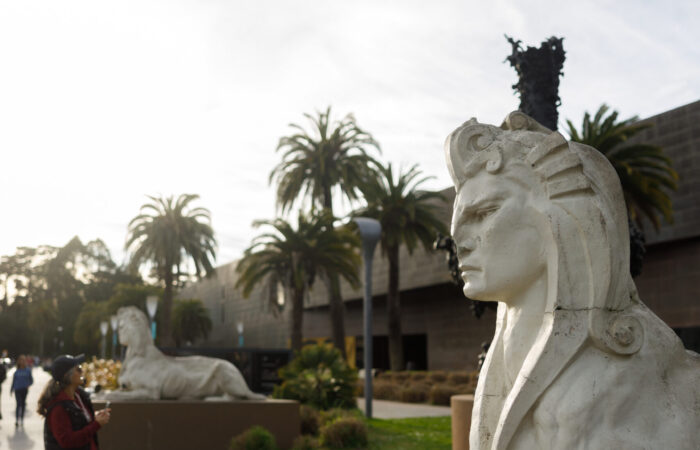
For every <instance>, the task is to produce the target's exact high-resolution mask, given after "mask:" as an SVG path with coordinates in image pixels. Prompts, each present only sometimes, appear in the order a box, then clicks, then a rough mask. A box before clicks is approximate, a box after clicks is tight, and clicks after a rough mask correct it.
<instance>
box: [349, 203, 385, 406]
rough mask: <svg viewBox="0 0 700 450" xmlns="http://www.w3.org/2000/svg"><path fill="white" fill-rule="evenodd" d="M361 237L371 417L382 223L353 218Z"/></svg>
mask: <svg viewBox="0 0 700 450" xmlns="http://www.w3.org/2000/svg"><path fill="white" fill-rule="evenodd" d="M354 221H355V223H356V224H357V227H358V228H359V229H360V237H362V259H363V260H364V263H365V295H364V325H365V327H364V328H365V330H364V332H365V334H364V359H365V364H364V365H365V415H366V416H367V417H368V418H372V259H373V258H374V248H375V247H376V246H377V242H378V241H379V238H380V237H381V234H382V225H381V224H380V223H379V221H377V220H375V219H370V218H367V217H357V218H355V220H354Z"/></svg>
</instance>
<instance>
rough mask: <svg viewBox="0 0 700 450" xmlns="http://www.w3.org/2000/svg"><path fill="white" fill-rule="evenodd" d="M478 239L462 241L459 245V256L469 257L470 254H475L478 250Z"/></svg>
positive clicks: (470, 238)
mask: <svg viewBox="0 0 700 450" xmlns="http://www.w3.org/2000/svg"><path fill="white" fill-rule="evenodd" d="M477 242H478V239H476V238H474V237H468V238H464V239H462V240H460V242H459V243H458V244H457V255H458V256H460V257H461V256H462V255H465V256H466V255H468V254H469V253H471V252H473V251H474V250H475V249H476V245H477Z"/></svg>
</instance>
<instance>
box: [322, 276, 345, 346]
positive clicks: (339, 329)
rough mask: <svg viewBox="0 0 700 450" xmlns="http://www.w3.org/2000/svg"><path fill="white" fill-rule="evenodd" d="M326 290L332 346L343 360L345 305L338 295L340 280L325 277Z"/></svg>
mask: <svg viewBox="0 0 700 450" xmlns="http://www.w3.org/2000/svg"><path fill="white" fill-rule="evenodd" d="M324 278H326V286H327V289H328V299H329V301H328V306H329V309H330V315H331V333H332V335H333V336H332V337H333V345H334V346H335V348H337V349H338V350H340V354H341V355H343V358H345V304H344V303H343V297H342V296H341V295H340V280H339V279H338V277H337V276H331V277H325V276H324Z"/></svg>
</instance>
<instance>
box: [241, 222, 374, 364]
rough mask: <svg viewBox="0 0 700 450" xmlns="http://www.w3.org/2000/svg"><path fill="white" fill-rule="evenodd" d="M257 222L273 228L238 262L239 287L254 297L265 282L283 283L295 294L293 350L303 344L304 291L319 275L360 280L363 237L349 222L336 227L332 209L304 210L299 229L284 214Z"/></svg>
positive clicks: (269, 283)
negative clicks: (308, 213)
mask: <svg viewBox="0 0 700 450" xmlns="http://www.w3.org/2000/svg"><path fill="white" fill-rule="evenodd" d="M254 225H255V226H261V225H265V226H269V227H272V228H273V231H271V232H267V233H263V234H261V235H259V236H258V237H256V238H255V239H254V240H253V242H252V243H251V245H250V247H248V249H246V251H245V252H244V254H243V258H242V259H241V260H240V261H239V262H238V265H237V266H236V271H237V272H238V273H239V274H240V277H239V278H238V281H237V282H236V287H239V288H242V290H243V296H244V297H249V296H250V293H251V292H252V291H253V288H255V286H257V285H258V284H260V283H265V284H267V285H268V286H270V287H276V286H277V284H278V283H281V284H282V285H283V286H284V288H285V290H286V292H288V293H290V294H291V307H292V320H291V324H290V325H291V330H290V335H291V341H292V349H293V350H300V349H301V344H302V325H303V322H302V319H303V307H304V296H305V295H306V292H307V291H308V289H310V288H311V286H312V285H313V283H314V280H315V278H316V275H317V274H318V275H321V276H326V277H328V276H336V277H337V276H340V277H343V278H344V279H345V280H347V281H348V282H349V283H350V284H351V285H353V286H358V285H359V277H358V273H357V272H358V271H357V268H358V266H359V264H360V256H359V253H358V251H357V248H358V247H359V239H358V237H357V236H356V234H355V233H353V232H352V231H350V230H349V229H348V228H347V227H340V228H336V229H334V228H333V225H332V216H330V214H329V213H328V212H327V211H324V212H321V213H315V214H312V215H311V216H310V217H308V218H307V217H306V216H305V215H304V214H302V213H299V218H298V223H297V228H296V229H294V227H293V226H292V225H291V224H289V223H288V222H287V221H285V220H283V219H275V220H272V221H259V222H256V223H255V224H254Z"/></svg>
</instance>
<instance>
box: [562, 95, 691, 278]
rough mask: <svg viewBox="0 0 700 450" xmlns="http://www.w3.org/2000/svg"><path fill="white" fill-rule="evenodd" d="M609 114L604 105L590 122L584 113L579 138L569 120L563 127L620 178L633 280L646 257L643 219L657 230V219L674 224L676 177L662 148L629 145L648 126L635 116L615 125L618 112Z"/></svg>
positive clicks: (646, 145) (658, 221)
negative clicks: (602, 158)
mask: <svg viewBox="0 0 700 450" xmlns="http://www.w3.org/2000/svg"><path fill="white" fill-rule="evenodd" d="M608 110H609V108H608V106H607V105H605V104H603V105H601V106H600V108H598V111H597V112H596V114H595V116H593V119H592V120H591V116H590V114H588V113H585V114H584V116H583V123H582V125H581V133H580V134H579V132H578V131H577V130H576V127H575V126H574V125H573V123H571V121H570V120H567V121H566V123H567V125H568V128H569V130H568V132H569V135H570V136H571V140H572V141H576V142H581V143H583V144H587V145H590V146H591V147H593V148H596V149H598V150H599V151H600V152H601V153H603V154H604V155H605V156H606V157H607V158H608V160H609V161H610V163H611V164H612V165H613V167H614V168H615V171H616V172H617V175H618V176H619V177H620V183H621V184H622V192H623V194H624V196H625V203H626V204H627V213H628V216H629V229H630V273H631V274H632V276H633V277H636V276H637V275H639V274H641V273H642V260H643V258H644V253H645V250H644V241H645V239H644V231H643V225H642V222H643V220H642V219H643V218H644V217H646V218H647V219H649V221H650V222H651V223H652V225H653V226H654V229H656V230H658V229H659V227H660V225H661V220H660V219H659V215H661V216H663V218H664V219H665V220H666V222H668V223H672V222H673V205H672V203H671V197H670V196H669V194H668V191H675V190H676V189H677V187H678V186H677V182H678V174H677V173H676V171H675V170H673V167H672V166H671V160H670V159H669V158H668V157H667V156H666V155H664V151H663V149H662V148H661V147H659V146H656V145H650V144H645V143H644V142H639V141H638V140H635V142H632V143H630V142H629V140H630V138H632V137H633V136H635V135H636V134H637V133H639V132H640V131H642V130H645V129H647V128H649V127H651V126H652V125H651V124H649V123H637V121H638V118H637V117H636V116H635V117H631V118H629V119H626V120H620V121H618V120H617V116H618V113H617V111H612V112H611V113H610V114H609V115H608V116H607V117H606V116H605V115H606V113H607V112H608Z"/></svg>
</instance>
